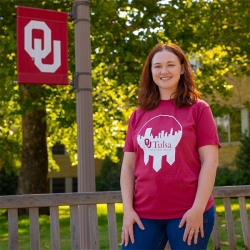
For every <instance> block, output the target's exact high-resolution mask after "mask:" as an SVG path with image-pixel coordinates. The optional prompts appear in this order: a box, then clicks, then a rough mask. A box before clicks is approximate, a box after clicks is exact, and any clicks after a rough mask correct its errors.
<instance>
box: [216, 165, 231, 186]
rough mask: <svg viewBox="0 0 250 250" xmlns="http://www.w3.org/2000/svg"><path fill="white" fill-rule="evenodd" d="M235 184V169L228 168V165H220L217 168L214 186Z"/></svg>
mask: <svg viewBox="0 0 250 250" xmlns="http://www.w3.org/2000/svg"><path fill="white" fill-rule="evenodd" d="M232 185H235V171H233V170H230V169H229V168H228V166H222V167H219V168H218V169H217V173H216V179H215V186H232Z"/></svg>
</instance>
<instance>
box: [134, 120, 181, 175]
mask: <svg viewBox="0 0 250 250" xmlns="http://www.w3.org/2000/svg"><path fill="white" fill-rule="evenodd" d="M181 137H182V126H181V124H180V123H179V122H178V121H177V119H176V118H175V117H173V116H169V115H159V116H155V117H153V118H152V119H150V120H149V121H148V122H146V123H145V124H144V125H143V126H142V128H141V129H140V131H139V133H138V135H137V142H138V144H139V145H140V147H141V148H142V150H143V152H144V163H145V165H146V164H147V163H148V161H149V156H152V157H153V169H154V170H155V171H156V172H158V171H159V170H160V169H161V167H162V157H163V156H166V161H167V162H168V163H169V164H170V165H172V164H173V163H174V162H175V148H176V146H177V145H178V144H179V142H180V140H181Z"/></svg>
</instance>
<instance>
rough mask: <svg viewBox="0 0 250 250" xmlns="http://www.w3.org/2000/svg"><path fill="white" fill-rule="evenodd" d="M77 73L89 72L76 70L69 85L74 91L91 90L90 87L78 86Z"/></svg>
mask: <svg viewBox="0 0 250 250" xmlns="http://www.w3.org/2000/svg"><path fill="white" fill-rule="evenodd" d="M79 75H90V76H91V73H90V72H76V73H75V75H74V77H73V80H72V82H71V83H70V85H71V86H73V88H74V89H75V92H76V93H77V92H79V91H92V88H78V77H79Z"/></svg>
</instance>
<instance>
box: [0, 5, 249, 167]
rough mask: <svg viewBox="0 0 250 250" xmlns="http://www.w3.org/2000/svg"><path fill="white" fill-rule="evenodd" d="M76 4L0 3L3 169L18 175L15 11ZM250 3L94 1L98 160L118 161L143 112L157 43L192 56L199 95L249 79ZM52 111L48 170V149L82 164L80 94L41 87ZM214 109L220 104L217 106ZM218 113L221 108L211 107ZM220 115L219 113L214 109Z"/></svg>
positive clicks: (67, 88) (66, 8) (49, 112)
mask: <svg viewBox="0 0 250 250" xmlns="http://www.w3.org/2000/svg"><path fill="white" fill-rule="evenodd" d="M72 4H73V1H63V0H43V1H34V0H30V1H28V0H27V1H25V0H1V5H0V13H1V15H0V16H1V17H2V18H3V19H2V20H0V52H1V53H0V75H1V78H0V79H1V84H0V91H1V99H0V155H1V162H3V164H4V166H6V167H7V166H9V167H10V166H12V167H16V168H19V167H20V165H21V163H20V154H21V152H20V150H21V145H22V134H21V131H22V125H21V116H22V115H23V114H24V113H25V112H26V108H25V107H26V105H27V107H29V108H30V106H33V105H37V103H33V102H32V101H30V102H29V101H28V100H27V102H26V104H25V105H20V91H19V88H18V86H17V85H16V84H13V80H16V74H17V72H16V10H15V5H22V6H31V7H35V8H43V9H52V10H58V11H64V12H70V10H71V7H72ZM249 7H250V2H249V1H234V0H213V1H206V0H199V1H191V0H185V1H179V0H169V1H159V0H156V1H149V0H145V1H141V0H110V1H106V0H92V1H90V14H91V47H92V54H91V60H92V82H93V111H94V113H93V118H94V147H95V150H94V154H95V157H96V158H100V159H104V158H105V157H106V156H108V157H110V158H111V159H112V161H118V158H117V154H116V151H117V148H119V147H122V146H123V142H124V138H125V131H126V127H127V123H126V121H127V120H128V117H129V115H130V113H131V111H132V110H133V109H134V108H135V107H136V105H137V88H138V83H139V80H140V74H141V70H142V66H143V63H144V61H145V59H146V56H147V54H148V52H149V51H150V50H151V48H152V47H153V46H154V45H155V44H156V43H158V42H175V43H177V44H179V45H180V46H181V47H182V48H183V49H184V51H185V52H186V53H187V54H188V56H189V59H190V61H191V64H192V65H193V68H194V72H195V75H196V82H197V86H198V88H199V90H200V91H201V92H202V93H203V94H204V95H214V93H215V92H218V93H220V94H221V95H222V96H223V97H226V96H228V95H230V93H231V92H230V91H231V87H232V86H230V84H229V83H228V82H226V80H225V76H226V75H227V74H228V73H229V72H230V73H231V74H233V75H235V76H241V75H243V74H249V68H248V66H247V65H248V64H249V58H250V50H249V43H248V41H249V35H250V29H249V14H248V10H249ZM68 27H69V78H70V79H72V75H73V74H74V68H75V65H74V63H75V62H74V53H75V52H74V22H73V21H72V20H71V19H70V18H69V23H68ZM40 91H41V92H42V93H43V95H41V101H44V102H45V104H46V117H47V118H46V122H47V147H48V149H49V150H48V153H49V159H50V161H49V167H55V163H54V162H53V159H52V157H51V151H50V148H51V147H52V146H53V145H54V144H55V143H56V142H60V143H63V144H64V145H65V146H66V148H67V150H68V152H69V155H70V158H71V161H72V163H73V164H75V165H76V164H77V143H76V140H77V126H76V117H75V116H76V115H75V113H76V110H75V105H76V104H75V92H74V90H73V89H72V87H71V86H63V87H62V86H41V87H40ZM214 103H215V104H216V100H215V99H214ZM213 107H216V106H213ZM215 111H216V110H215Z"/></svg>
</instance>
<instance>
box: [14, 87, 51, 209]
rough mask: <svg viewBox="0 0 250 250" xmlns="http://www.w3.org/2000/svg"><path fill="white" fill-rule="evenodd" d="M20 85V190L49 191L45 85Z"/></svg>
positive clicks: (18, 192)
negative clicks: (43, 87) (21, 115)
mask: <svg viewBox="0 0 250 250" xmlns="http://www.w3.org/2000/svg"><path fill="white" fill-rule="evenodd" d="M32 87H33V88H34V89H32ZM20 89H21V103H22V108H23V109H24V110H25V112H24V114H23V117H22V135H23V143H22V165H21V169H20V173H19V177H18V187H17V194H19V195H20V194H41V193H48V192H49V185H48V184H49V183H48V152H47V143H46V108H45V103H44V98H42V92H43V91H42V86H40V87H39V86H29V87H26V86H24V85H23V86H20ZM41 100H42V101H41ZM34 102H35V105H33V104H34ZM28 103H29V105H27V104H28ZM31 103H32V105H30V104H31ZM23 212H24V211H23ZM23 212H21V213H23ZM40 213H42V214H48V208H45V209H40Z"/></svg>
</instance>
